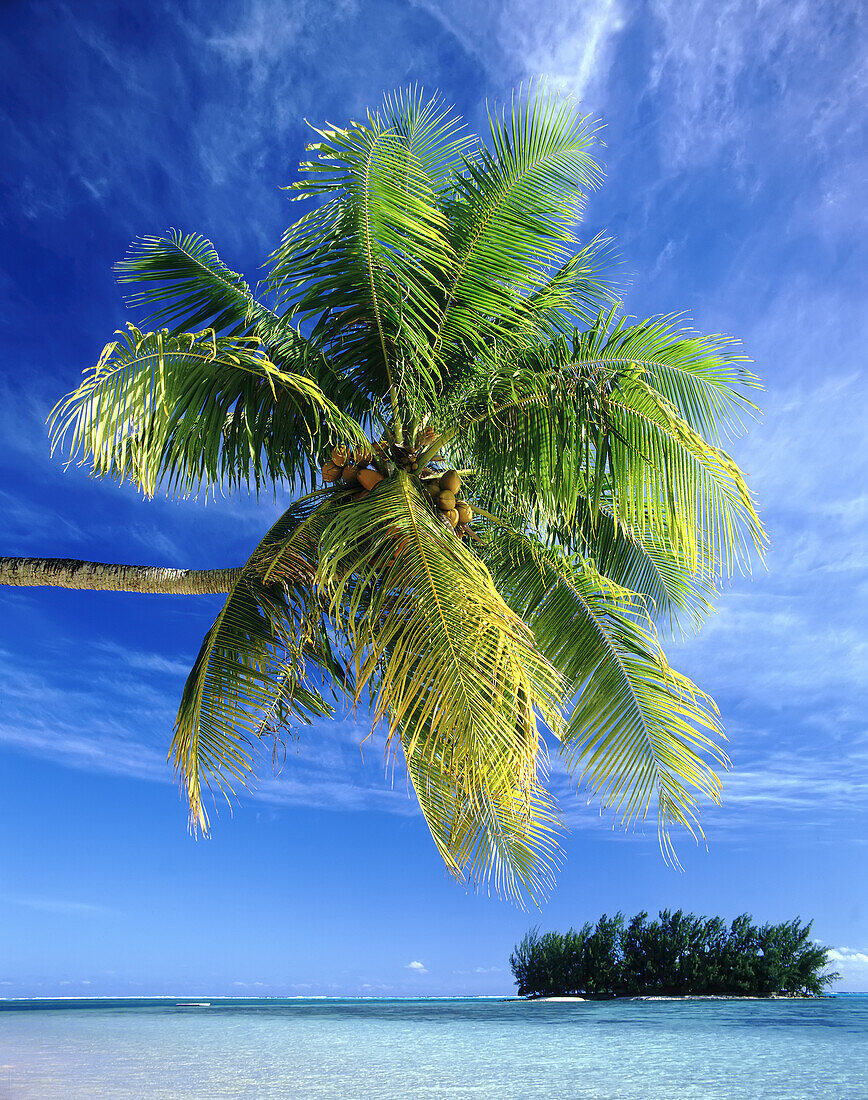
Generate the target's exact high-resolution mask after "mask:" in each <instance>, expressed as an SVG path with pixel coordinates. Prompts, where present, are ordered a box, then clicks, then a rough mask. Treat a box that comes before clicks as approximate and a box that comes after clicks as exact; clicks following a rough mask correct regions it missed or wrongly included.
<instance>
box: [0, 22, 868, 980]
mask: <svg viewBox="0 0 868 1100" xmlns="http://www.w3.org/2000/svg"><path fill="white" fill-rule="evenodd" d="M861 9H862V5H860V4H859V3H857V0H838V2H835V3H820V2H811V0H801V2H792V0H767V2H765V3H762V4H755V3H751V2H749V0H726V2H723V3H721V2H719V0H648V2H647V3H631V2H629V0H556V2H553V0H543V3H542V4H539V3H537V2H535V3H531V2H530V0H499V2H489V0H475V2H470V3H468V2H467V0H412V2H406V0H328V2H325V0H297V2H289V0H232V2H228V0H201V2H197V0H174V2H165V0H151V2H149V3H147V4H140V3H124V2H118V0H105V2H93V0H75V2H74V3H72V2H70V3H68V4H67V3H62V2H59V0H28V2H25V0H21V2H18V3H16V2H7V3H5V4H3V5H2V6H0V61H2V64H0V87H2V93H0V128H2V133H0V142H2V150H3V155H2V157H0V187H2V205H0V226H2V237H0V301H2V309H0V370H2V377H0V387H2V389H0V433H2V447H0V468H2V481H0V509H2V524H0V554H3V555H34V556H36V555H41V556H49V557H74V558H89V559H94V560H102V561H110V562H129V563H133V564H154V565H170V566H182V567H193V566H202V567H205V566H221V565H235V564H239V563H240V562H242V561H243V560H244V559H245V558H246V557H247V554H248V553H249V551H250V549H251V548H252V547H253V546H254V545H255V544H256V542H257V541H258V539H259V537H260V536H261V534H262V533H263V532H264V531H265V530H266V528H267V527H268V526H269V524H270V522H271V521H272V520H273V518H274V517H275V516H276V515H277V514H278V513H279V510H280V506H281V501H280V500H274V499H272V498H271V497H267V498H264V499H260V500H258V501H257V500H255V499H252V498H248V497H233V498H219V497H218V498H217V499H216V500H208V501H207V502H205V501H204V500H200V501H193V500H190V501H186V502H167V501H166V500H160V499H156V500H153V501H145V500H143V499H142V498H141V497H140V496H138V495H137V494H136V492H135V490H134V489H132V488H130V487H129V486H118V485H115V484H113V483H102V482H97V481H94V480H92V479H90V478H88V476H87V474H86V472H85V471H83V470H81V469H78V468H75V467H71V468H69V469H64V466H63V462H62V460H61V458H60V456H58V455H55V456H54V457H52V455H51V454H50V453H49V446H48V436H47V431H46V427H45V420H46V416H47V415H48V413H49V411H50V409H51V407H52V406H53V404H54V403H55V401H56V400H57V399H58V398H59V397H61V396H62V395H63V394H64V393H66V392H68V391H69V390H71V389H72V388H74V387H75V386H76V385H77V383H78V380H79V377H80V373H81V371H82V370H83V369H84V368H85V367H87V366H89V365H91V364H92V363H93V362H94V361H95V360H96V358H97V357H98V355H99V352H100V350H101V348H102V346H103V345H104V344H105V343H106V342H107V341H108V340H109V339H110V338H111V334H112V332H113V330H114V329H116V328H117V327H119V326H121V325H123V324H124V323H125V322H126V321H128V320H134V319H135V317H134V316H133V315H131V314H130V313H129V311H128V310H127V309H126V307H125V305H124V302H123V298H122V294H121V291H120V290H119V288H118V287H117V285H116V283H115V281H114V276H113V273H112V264H113V263H114V262H115V261H117V260H118V259H120V258H121V257H122V256H123V255H124V252H125V251H126V248H127V246H128V244H129V242H130V241H131V239H132V238H133V237H135V236H137V235H140V234H158V233H161V232H163V231H165V230H166V229H169V228H172V227H174V228H177V229H180V230H183V231H185V232H199V233H202V234H204V235H205V236H207V237H209V238H210V239H211V240H213V241H214V243H215V245H216V247H217V250H218V252H219V253H220V255H221V257H222V258H223V260H224V261H225V262H226V263H227V264H228V265H229V266H230V267H231V268H233V269H234V270H236V271H241V272H244V273H245V274H246V275H247V276H248V278H249V279H250V280H251V281H255V280H256V278H257V277H258V268H259V266H260V265H261V264H262V263H263V262H264V260H265V259H266V257H267V255H268V254H269V252H270V251H271V249H272V248H273V247H274V246H275V244H276V243H277V241H278V239H279V235H280V233H281V230H282V229H283V228H284V227H285V226H286V225H287V224H288V223H289V222H290V221H291V220H292V216H293V210H292V208H291V207H290V206H289V205H288V203H287V200H286V196H285V194H284V192H282V191H281V190H280V188H281V186H283V185H285V184H288V183H289V182H291V181H292V180H293V179H294V178H295V166H296V164H297V162H298V160H299V159H301V158H302V157H303V155H304V146H305V143H306V141H307V140H309V136H310V130H309V129H308V127H307V125H306V120H307V121H309V122H310V123H313V124H322V123H323V122H325V121H326V120H328V121H330V122H334V123H337V124H342V123H345V122H347V121H348V120H349V119H351V118H362V117H363V116H364V112H365V109H366V107H368V106H375V105H376V104H377V102H378V101H379V100H380V99H381V98H382V96H383V93H384V92H385V91H388V90H390V89H393V88H397V87H400V86H406V85H414V84H421V85H424V87H425V88H426V89H430V90H432V91H433V90H435V89H439V90H440V91H441V92H442V93H443V95H444V97H445V98H446V99H447V100H448V101H450V102H452V103H454V104H455V105H456V107H457V109H458V110H459V111H460V112H461V113H462V114H463V115H464V117H465V118H466V120H467V123H468V126H469V127H470V128H471V129H473V130H476V131H478V132H482V133H484V132H485V130H486V127H487V116H486V110H487V105H488V106H491V105H493V104H495V103H504V102H508V100H509V97H510V96H511V94H512V90H513V89H514V88H517V87H518V86H519V85H520V84H521V83H522V82H525V84H526V83H527V82H528V81H529V80H531V79H534V78H539V77H542V76H546V77H547V78H548V80H549V83H550V84H553V85H556V86H558V87H560V88H562V89H563V91H564V93H565V94H569V95H572V96H573V97H575V98H576V99H577V100H578V102H579V104H580V106H581V109H582V112H583V113H587V114H590V115H592V116H593V117H594V118H599V119H600V120H601V121H602V122H603V123H604V124H605V129H604V130H603V139H604V141H605V148H603V149H602V150H601V151H600V155H601V158H602V160H603V162H604V164H605V167H606V172H607V180H606V182H605V184H604V185H603V187H602V188H601V189H600V190H599V191H597V192H596V193H595V194H594V195H593V196H592V198H591V201H590V203H589V207H588V218H587V223H586V228H585V230H584V231H583V232H584V234H585V235H586V237H590V236H592V235H593V234H595V233H596V232H597V231H599V230H601V229H606V230H608V231H609V232H611V233H612V234H613V235H614V237H615V238H616V240H617V242H618V251H617V257H618V259H617V273H618V277H619V278H620V279H621V281H622V282H623V283H624V284H625V286H626V288H627V292H626V302H627V310H628V312H629V313H630V314H631V315H635V316H639V317H644V316H649V315H652V314H670V313H675V312H681V311H683V312H684V313H685V314H686V315H687V317H689V318H691V319H692V321H693V323H695V325H696V326H697V327H698V328H699V329H701V330H702V331H704V332H723V333H730V334H732V335H735V336H738V337H739V338H740V339H741V340H742V341H743V343H744V347H745V349H746V352H747V353H748V354H749V355H750V356H751V357H752V358H753V359H754V361H755V364H756V366H755V370H756V372H757V373H758V374H759V375H760V376H761V377H762V379H763V381H764V385H765V392H764V393H762V395H761V396H760V397H759V399H758V401H759V404H760V405H761V406H762V409H763V416H762V418H761V419H758V420H757V422H756V423H755V425H754V426H753V427H752V428H751V430H750V432H749V434H748V435H747V436H746V437H744V438H742V439H739V440H736V441H735V442H734V443H733V444H732V448H731V449H732V452H733V454H734V455H735V456H736V458H737V459H738V460H739V462H740V463H741V464H742V466H743V467H744V468H745V469H746V470H747V471H748V472H749V473H750V477H751V484H752V486H753V488H754V489H755V491H756V493H757V495H758V498H759V502H760V507H761V509H762V513H763V516H764V519H765V521H766V523H767V526H768V531H769V534H770V538H771V543H772V550H771V553H770V554H769V557H768V562H767V566H766V567H762V566H760V567H758V568H755V570H754V573H753V575H752V576H744V577H742V576H738V577H737V578H736V579H735V580H733V582H732V583H731V584H728V585H727V586H726V587H725V589H724V591H723V592H722V594H721V598H720V601H719V609H718V613H717V614H716V615H715V616H714V617H713V618H712V619H711V620H710V621H709V622H708V623H707V625H706V626H705V628H704V629H703V630H702V632H701V633H700V634H699V635H697V636H689V637H686V638H683V639H679V640H678V641H677V642H675V643H674V644H672V645H671V646H670V648H669V651H668V652H669V656H670V659H671V662H672V664H673V665H674V666H675V667H677V668H679V669H680V670H681V671H683V672H685V673H686V674H688V675H689V676H691V677H692V678H693V679H694V680H696V681H697V682H698V683H699V684H700V685H701V686H702V687H703V688H704V689H705V690H706V691H708V692H710V693H711V694H712V695H713V696H714V697H715V699H716V700H717V702H718V704H719V706H720V709H721V712H722V715H723V719H724V722H725V726H726V731H727V737H728V739H729V740H728V745H727V749H728V752H729V754H730V756H731V758H732V768H731V770H730V771H729V772H728V773H727V774H726V776H725V779H724V803H723V806H722V807H720V808H709V809H707V810H706V811H705V812H704V814H703V817H702V824H703V828H704V830H705V833H706V836H707V845H706V844H705V843H701V844H698V845H697V844H695V843H694V842H693V841H692V839H691V838H690V837H689V836H686V837H682V838H681V839H680V843H679V845H678V851H679V855H680V858H681V862H682V864H683V870H680V871H679V870H677V869H673V868H672V867H670V866H667V865H666V864H665V863H664V861H663V860H662V858H661V856H660V852H659V849H658V845H657V835H656V826H655V823H654V822H653V821H651V820H649V821H648V822H647V823H646V824H645V826H644V828H640V829H638V830H635V831H633V832H630V833H626V834H625V833H624V832H623V831H622V830H621V829H620V828H619V826H618V823H617V821H616V820H613V818H612V817H611V816H610V815H608V814H602V815H601V814H600V812H599V809H598V808H597V807H596V806H594V805H593V804H591V805H589V804H588V801H587V798H586V796H584V795H583V793H582V792H581V791H580V792H579V793H578V794H577V793H576V792H575V790H571V789H570V788H569V785H568V783H567V781H566V777H565V775H564V774H562V772H561V771H559V770H558V769H557V767H556V768H555V772H554V775H553V783H554V787H555V789H556V791H557V793H558V796H559V800H560V803H561V806H562V808H563V811H564V816H565V819H566V822H567V824H568V826H569V830H570V831H569V834H568V835H567V836H566V838H565V840H564V851H565V856H566V859H565V862H564V866H563V869H562V870H561V872H560V876H559V880H558V885H557V888H556V889H555V891H554V893H553V894H552V896H551V898H550V900H549V901H548V903H547V904H545V905H543V906H542V908H541V909H531V910H530V911H527V912H523V911H521V910H520V909H516V908H515V907H513V906H510V905H508V904H507V903H505V902H502V901H499V900H498V899H497V898H495V897H490V896H489V895H488V894H487V893H486V892H485V891H484V890H480V891H476V892H473V891H470V890H468V889H467V888H465V887H463V886H461V885H460V884H456V883H455V882H454V881H453V880H452V879H451V878H450V877H449V876H448V875H447V874H446V873H445V872H444V869H443V866H442V864H441V862H440V860H439V857H438V856H437V853H436V851H435V849H434V845H433V843H432V841H431V839H430V837H429V835H428V834H427V831H426V828H425V826H424V823H423V821H422V819H421V817H420V815H419V813H418V812H417V810H416V808H415V806H414V803H413V800H412V797H411V796H410V795H409V794H408V791H407V785H406V780H405V778H404V777H403V776H402V775H401V774H400V773H395V774H393V775H388V776H387V775H386V774H385V772H384V766H383V745H382V740H381V739H379V740H378V739H377V737H373V738H371V739H369V740H367V741H365V738H366V737H367V735H368V733H369V723H368V720H367V715H366V714H365V713H364V712H362V711H359V712H356V713H355V714H353V713H343V714H341V715H340V716H339V717H338V719H337V720H335V721H333V722H323V723H321V724H319V725H316V726H315V727H313V728H311V729H308V730H304V731H302V733H301V734H300V735H299V737H298V740H297V742H295V741H293V742H290V743H289V744H288V745H287V751H286V753H285V755H284V756H283V757H282V758H281V759H279V760H278V761H276V764H277V767H276V769H275V770H272V769H271V767H270V765H269V767H268V768H266V771H265V774H264V775H263V777H262V778H261V780H260V782H259V784H258V786H257V789H256V790H254V791H252V792H249V793H246V794H245V795H243V797H242V798H241V799H240V800H239V802H238V803H237V804H236V805H234V806H233V807H232V808H231V810H230V808H229V807H227V806H223V807H222V808H221V809H220V811H219V815H218V817H217V820H216V823H215V828H214V831H213V836H212V837H211V839H209V840H205V841H203V840H199V841H196V840H195V839H193V838H192V837H191V836H190V835H189V834H188V832H187V826H186V812H185V808H184V805H183V804H182V801H181V798H180V796H179V793H178V789H177V787H176V785H175V783H174V780H173V777H172V774H171V770H170V768H169V766H168V765H167V763H166V755H167V751H168V745H169V741H170V737H171V731H172V725H173V719H174V714H175V710H176V707H177V701H178V698H179V694H180V690H181V687H182V685H183V682H184V679H185V676H186V673H187V671H188V669H189V666H190V664H191V662H192V660H193V658H194V656H195V654H196V651H197V649H198V647H199V644H200V641H201V638H202V635H203V634H204V633H205V631H206V630H207V628H208V626H209V625H210V622H211V619H212V618H213V616H214V614H215V613H216V611H217V609H218V608H219V599H210V598H208V599H203V598H189V597H175V598H172V597H162V596H161V597H155V596H135V595H120V594H108V593H81V592H67V591H61V590H49V589H43V590H38V589H29V590H28V589H6V590H2V589H0V650H2V667H0V836H2V843H0V996H6V997H11V996H56V995H64V996H86V995H120V996H124V995H127V996H142V995H148V994H167V995H173V994H181V995H183V994H186V995H191V994H210V995H218V994H225V995H232V996H265V995H279V996H306V995H308V996H309V995H333V996H334V995H351V996H352V995H363V996H367V995H387V994H389V995H391V994H394V995H400V996H412V995H443V994H447V995H448V994H491V995H500V994H509V993H511V992H512V990H513V984H512V978H511V974H510V972H509V962H508V959H509V953H510V950H511V949H512V947H513V945H514V944H515V943H516V942H517V940H518V939H520V938H521V936H522V935H523V934H524V932H525V931H526V930H527V929H528V928H529V927H530V926H532V925H539V926H540V927H541V928H544V929H546V928H560V929H565V928H567V927H569V926H570V925H580V924H583V923H584V922H585V921H587V920H593V919H596V917H598V916H599V915H600V914H601V913H602V912H607V913H614V912H616V911H618V910H621V911H623V912H625V913H626V914H628V915H629V914H632V913H634V912H637V911H639V910H643V909H644V910H648V911H650V912H652V913H656V911H657V910H658V909H660V908H664V907H668V908H673V909H674V908H679V907H680V908H684V909H686V910H692V911H694V912H697V913H704V914H719V915H722V916H724V917H727V918H732V917H734V916H736V915H738V914H740V913H743V912H749V913H751V914H753V916H754V917H755V919H756V920H757V921H758V922H760V923H761V922H763V921H766V920H768V921H778V920H783V919H788V918H790V917H795V916H800V917H801V918H803V919H804V920H810V919H813V920H814V935H815V937H816V938H817V939H818V940H820V941H821V942H822V943H823V944H825V945H828V946H829V947H830V948H831V949H832V954H831V957H832V959H833V961H834V964H835V966H836V968H837V969H838V970H839V971H840V972H841V974H842V976H843V978H842V981H841V983H840V984H839V986H838V988H839V989H845V990H846V989H849V990H856V989H863V990H864V989H868V721H866V717H865V713H866V703H868V691H866V683H868V639H866V628H868V550H866V546H868V488H866V486H868V469H866V457H868V447H866V443H865V440H866V429H868V422H866V409H868V375H866V372H865V369H864V368H865V348H866V346H868V311H866V309H865V300H866V298H865V292H866V289H868V288H866V269H868V265H866V243H868V232H866V218H865V205H866V204H865V179H866V166H868V155H866V152H868V150H866V140H865V139H866V127H865V102H866V90H868V89H866V84H868V72H866V56H868V50H866V34H865V17H864V13H863V11H862V10H861ZM363 742H364V743H363Z"/></svg>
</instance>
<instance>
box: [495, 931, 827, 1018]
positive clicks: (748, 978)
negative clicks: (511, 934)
mask: <svg viewBox="0 0 868 1100" xmlns="http://www.w3.org/2000/svg"><path fill="white" fill-rule="evenodd" d="M812 923H813V922H810V921H809V922H808V924H805V925H803V924H802V922H801V920H800V919H798V918H797V919H795V920H791V921H784V922H783V923H782V924H764V925H762V927H758V926H757V925H755V924H754V923H753V919H752V918H751V917H750V916H748V915H747V914H746V913H745V914H743V915H742V916H740V917H736V918H735V920H734V921H733V922H732V924H730V925H729V926H727V924H726V922H725V921H724V920H722V919H721V918H720V917H697V916H695V915H694V914H693V913H683V912H682V911H681V910H680V909H679V910H678V911H676V912H672V911H671V910H669V909H664V910H662V911H661V912H660V914H659V919H658V920H652V921H649V920H648V914H647V913H644V912H643V913H637V915H636V916H635V917H633V919H632V920H631V921H630V922H629V923H626V922H625V918H624V915H623V914H622V913H618V914H616V915H615V916H614V917H608V916H606V915H605V914H604V915H603V916H602V917H600V919H599V920H598V921H597V923H596V925H595V926H592V925H590V924H586V925H584V927H583V928H580V929H578V930H577V929H574V928H571V929H570V930H569V931H568V932H545V933H542V934H541V933H540V932H539V930H538V929H536V928H533V929H531V931H530V932H528V933H527V935H526V936H525V937H524V939H523V940H522V941H521V943H520V944H518V945H517V947H516V948H515V950H514V951H513V953H512V955H511V956H510V959H509V963H510V966H511V967H512V972H513V975H514V976H515V980H516V983H517V984H518V995H519V996H520V997H528V996H529V997H554V996H568V995H570V994H578V995H581V994H597V995H599V994H602V995H610V996H641V995H646V996H647V995H654V994H656V995H658V996H661V995H662V996H667V995H668V996H684V995H687V994H693V995H702V994H705V995H711V994H734V995H736V996H738V995H741V996H760V997H764V996H771V995H772V994H776V993H777V994H792V995H803V996H815V997H816V996H820V995H821V994H822V993H823V990H824V989H825V988H826V986H828V985H829V984H830V983H831V982H833V981H835V980H836V979H837V978H838V977H840V975H838V974H835V973H830V972H829V971H827V970H826V967H827V966H828V963H829V960H828V950H827V949H826V948H823V947H818V946H817V944H816V943H814V942H813V941H812V940H811V938H810V936H811V925H812Z"/></svg>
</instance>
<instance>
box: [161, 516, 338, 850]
mask: <svg viewBox="0 0 868 1100" xmlns="http://www.w3.org/2000/svg"><path fill="white" fill-rule="evenodd" d="M330 504H331V501H330V500H328V499H326V501H325V502H323V501H322V500H317V498H316V497H314V498H313V499H309V500H306V501H303V502H299V503H297V504H295V505H293V507H292V508H290V509H288V510H287V511H286V512H285V513H284V514H283V515H282V516H281V517H280V519H278V521H277V522H276V523H275V524H274V525H273V526H272V527H271V529H270V530H269V531H268V533H267V534H266V536H265V538H264V539H263V540H262V541H261V542H260V544H259V545H258V546H257V548H256V550H254V552H253V554H252V555H251V557H250V559H249V561H248V562H247V564H246V565H245V566H244V568H243V569H242V570H241V574H240V576H239V577H238V579H237V581H236V582H235V584H234V585H233V586H232V589H231V591H230V592H229V594H228V596H227V598H226V602H225V603H224V605H223V608H222V609H221V611H220V613H219V614H218V616H217V618H216V619H215V621H214V624H213V625H212V627H211V629H210V630H209V631H208V633H207V634H206V635H205V639H204V641H203V643H202V647H201V649H200V650H199V654H198V656H197V657H196V661H195V663H194V665H193V668H192V670H191V672H190V675H189V677H188V678H187V682H186V684H185V685H184V692H183V695H182V697H181V704H180V707H179V709H178V717H177V720H176V724H175V735H174V738H173V740H172V748H171V759H172V760H173V762H174V765H175V771H176V774H177V775H178V776H179V777H180V778H181V781H182V785H183V787H184V790H185V792H186V797H187V801H188V803H189V807H190V820H191V824H192V825H193V827H194V828H197V829H202V830H203V831H204V832H207V831H208V813H207V810H206V809H205V805H204V801H203V799H204V794H205V792H206V791H207V790H212V789H213V788H214V787H216V788H218V789H219V790H221V791H222V792H223V793H224V794H225V795H226V796H227V798H228V797H229V796H230V795H232V794H234V793H235V786H236V785H238V784H244V785H246V784H247V783H248V781H249V777H250V775H251V773H252V771H253V767H254V755H255V750H256V744H257V742H258V741H259V740H260V739H261V738H262V737H263V736H264V735H267V734H270V735H276V734H277V732H278V731H279V729H280V728H282V727H284V726H285V725H286V724H288V723H303V724H307V723H310V722H311V721H312V720H313V719H314V718H317V717H328V716H330V715H331V714H332V708H331V707H330V706H329V704H327V703H326V702H325V700H324V699H323V698H322V695H321V694H320V693H319V691H317V690H316V688H315V687H314V686H313V683H312V682H311V680H310V675H309V672H310V666H315V667H316V666H318V667H320V668H321V669H323V670H325V671H326V672H328V673H329V674H333V673H334V672H335V671H336V665H337V662H336V660H335V657H334V654H333V652H332V649H331V644H330V642H329V639H328V633H327V630H326V628H325V626H324V623H323V609H322V607H321V605H320V603H319V600H318V597H317V594H316V593H315V591H314V588H313V578H314V567H315V554H314V553H313V552H312V548H313V547H314V546H315V537H314V535H313V533H312V531H313V529H315V528H316V526H317V524H319V525H321V524H322V522H323V514H324V513H325V512H327V510H328V508H329V507H330Z"/></svg>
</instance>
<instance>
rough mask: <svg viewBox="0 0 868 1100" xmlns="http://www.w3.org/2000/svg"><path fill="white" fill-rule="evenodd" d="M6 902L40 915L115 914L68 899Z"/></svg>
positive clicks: (95, 915)
mask: <svg viewBox="0 0 868 1100" xmlns="http://www.w3.org/2000/svg"><path fill="white" fill-rule="evenodd" d="M5 901H6V902H7V903H8V904H10V905H20V906H21V907H22V908H24V909H33V910H36V911H37V912H40V913H57V914H59V915H61V916H64V917H104V916H110V915H112V913H113V910H111V909H108V908H106V906H104V905H94V904H92V903H91V902H85V901H70V900H68V899H66V898H39V897H35V898H34V897H9V898H6V899H5Z"/></svg>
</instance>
